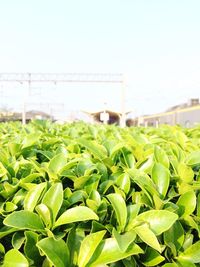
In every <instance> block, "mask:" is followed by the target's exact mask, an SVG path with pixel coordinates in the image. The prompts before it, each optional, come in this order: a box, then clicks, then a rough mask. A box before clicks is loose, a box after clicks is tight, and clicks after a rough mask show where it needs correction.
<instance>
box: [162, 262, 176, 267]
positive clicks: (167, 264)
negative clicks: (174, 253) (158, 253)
mask: <svg viewBox="0 0 200 267" xmlns="http://www.w3.org/2000/svg"><path fill="white" fill-rule="evenodd" d="M162 267H179V266H178V265H177V264H176V263H175V262H173V263H166V264H164V265H163V266H162Z"/></svg>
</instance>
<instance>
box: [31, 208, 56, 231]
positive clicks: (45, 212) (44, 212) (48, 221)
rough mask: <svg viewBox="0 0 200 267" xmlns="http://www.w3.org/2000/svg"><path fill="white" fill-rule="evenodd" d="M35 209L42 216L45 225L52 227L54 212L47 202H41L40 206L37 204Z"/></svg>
mask: <svg viewBox="0 0 200 267" xmlns="http://www.w3.org/2000/svg"><path fill="white" fill-rule="evenodd" d="M35 209H36V211H37V213H38V214H39V215H40V216H41V218H42V220H43V222H44V223H45V225H46V226H47V227H48V228H51V226H52V221H53V219H52V213H51V211H50V210H49V208H48V207H47V206H46V205H45V204H42V203H41V204H39V205H38V206H36V208H35Z"/></svg>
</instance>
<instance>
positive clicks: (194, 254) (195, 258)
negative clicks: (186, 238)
mask: <svg viewBox="0 0 200 267" xmlns="http://www.w3.org/2000/svg"><path fill="white" fill-rule="evenodd" d="M199 251H200V241H198V242H196V243H194V244H193V245H191V246H190V247H189V248H187V249H186V250H185V251H184V252H183V253H181V254H180V255H179V257H178V259H180V260H188V261H189V262H192V263H199V262H200V253H199Z"/></svg>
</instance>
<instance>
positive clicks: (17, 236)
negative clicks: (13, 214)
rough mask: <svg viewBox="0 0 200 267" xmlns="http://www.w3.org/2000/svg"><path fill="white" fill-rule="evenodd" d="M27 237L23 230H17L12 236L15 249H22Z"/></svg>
mask: <svg viewBox="0 0 200 267" xmlns="http://www.w3.org/2000/svg"><path fill="white" fill-rule="evenodd" d="M24 240H25V237H24V233H23V232H21V231H18V232H15V233H14V234H13V236H12V246H13V248H15V249H20V247H21V246H22V244H23V243H24Z"/></svg>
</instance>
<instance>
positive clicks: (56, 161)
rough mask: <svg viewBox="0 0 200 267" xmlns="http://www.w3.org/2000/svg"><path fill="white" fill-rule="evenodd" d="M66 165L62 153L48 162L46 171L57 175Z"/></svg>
mask: <svg viewBox="0 0 200 267" xmlns="http://www.w3.org/2000/svg"><path fill="white" fill-rule="evenodd" d="M66 163H67V159H66V156H65V155H64V154H62V153H60V154H57V155H56V156H54V157H53V158H52V159H51V160H50V161H49V166H48V169H49V171H50V172H52V173H54V174H58V173H59V171H60V170H61V169H62V168H63V167H64V166H65V164H66Z"/></svg>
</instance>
